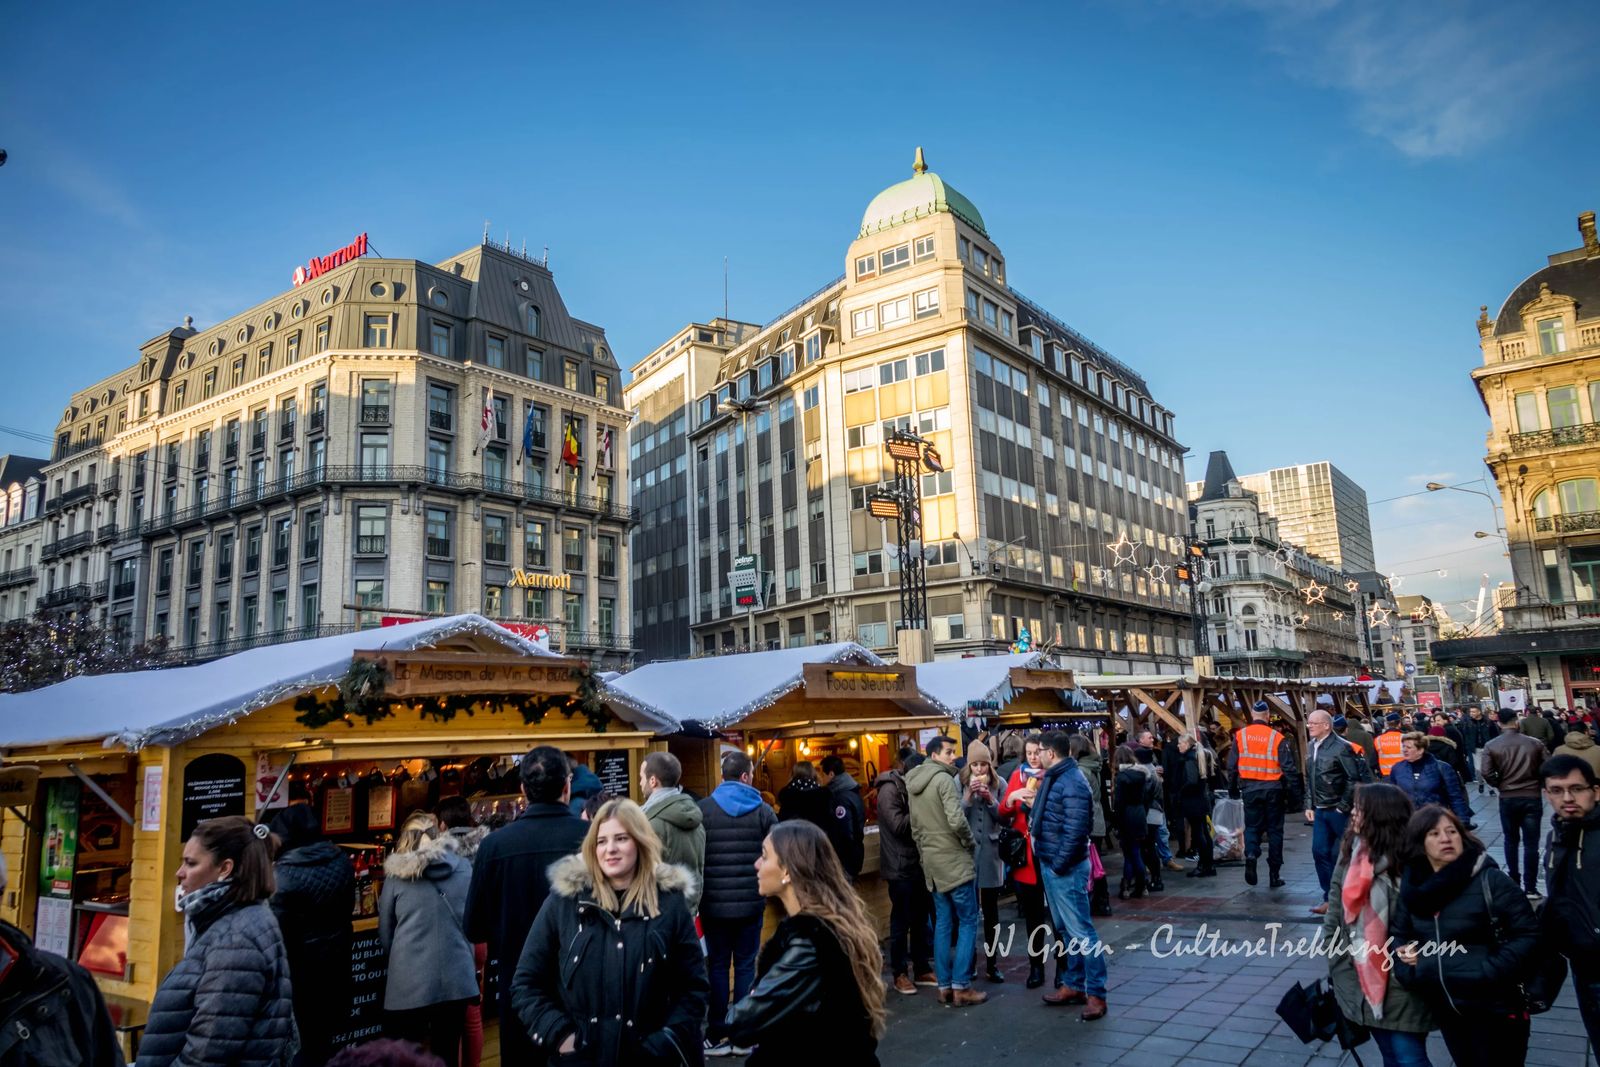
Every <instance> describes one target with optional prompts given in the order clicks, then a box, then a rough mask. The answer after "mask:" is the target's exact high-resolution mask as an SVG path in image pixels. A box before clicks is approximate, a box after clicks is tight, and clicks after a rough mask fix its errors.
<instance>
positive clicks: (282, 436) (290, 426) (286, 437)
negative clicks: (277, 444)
mask: <svg viewBox="0 0 1600 1067" xmlns="http://www.w3.org/2000/svg"><path fill="white" fill-rule="evenodd" d="M295 424H296V420H294V419H279V420H278V440H280V441H293V440H294V428H295Z"/></svg>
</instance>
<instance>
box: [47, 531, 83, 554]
mask: <svg viewBox="0 0 1600 1067" xmlns="http://www.w3.org/2000/svg"><path fill="white" fill-rule="evenodd" d="M93 543H94V531H93V530H84V531H83V532H82V533H75V534H71V535H69V536H67V537H62V538H59V539H57V540H55V541H51V542H50V543H49V544H47V545H45V546H44V547H43V548H42V549H40V550H39V558H40V559H55V558H56V557H57V556H64V555H66V554H67V553H68V552H76V551H77V550H78V549H80V548H84V547H86V546H88V545H91V544H93Z"/></svg>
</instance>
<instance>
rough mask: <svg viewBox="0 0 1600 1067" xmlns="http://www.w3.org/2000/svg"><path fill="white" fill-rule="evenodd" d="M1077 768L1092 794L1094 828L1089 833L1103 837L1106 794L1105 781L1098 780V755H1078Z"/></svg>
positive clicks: (1104, 834) (1104, 831)
mask: <svg viewBox="0 0 1600 1067" xmlns="http://www.w3.org/2000/svg"><path fill="white" fill-rule="evenodd" d="M1078 770H1080V771H1082V772H1083V777H1084V778H1085V779H1086V780H1087V781H1088V783H1089V790H1090V792H1092V793H1093V794H1094V829H1093V830H1091V831H1090V833H1091V834H1092V835H1093V836H1095V837H1105V836H1106V806H1105V795H1106V794H1105V783H1104V782H1102V781H1101V780H1100V756H1099V755H1098V754H1097V753H1093V752H1091V753H1089V755H1087V756H1079V757H1078Z"/></svg>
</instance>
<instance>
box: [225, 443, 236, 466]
mask: <svg viewBox="0 0 1600 1067" xmlns="http://www.w3.org/2000/svg"><path fill="white" fill-rule="evenodd" d="M238 458H239V442H238V441H229V442H228V443H227V444H225V445H223V446H222V461H223V462H224V463H232V462H233V461H234V460H236V459H238Z"/></svg>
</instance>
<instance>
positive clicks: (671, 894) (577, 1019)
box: [511, 800, 709, 1067]
mask: <svg viewBox="0 0 1600 1067" xmlns="http://www.w3.org/2000/svg"><path fill="white" fill-rule="evenodd" d="M660 855H661V842H660V841H659V840H658V839H657V837H656V835H655V833H654V832H653V831H652V830H651V829H650V822H649V820H648V819H647V818H646V817H645V814H644V811H643V810H642V809H641V808H640V807H639V805H637V804H635V803H634V802H633V801H631V800H611V801H607V802H606V804H605V805H604V806H603V807H601V809H600V810H599V811H598V812H596V813H595V816H594V818H593V819H592V820H591V821H590V823H589V833H588V836H587V837H585V838H584V841H583V848H582V849H581V851H579V853H578V854H577V855H576V856H568V857H567V858H566V859H563V860H560V861H558V862H557V863H555V864H553V865H552V866H551V867H550V896H549V897H548V898H546V900H545V902H544V907H543V908H541V909H540V910H539V917H538V918H537V919H535V920H534V923H533V930H532V931H531V932H530V933H529V934H528V941H527V944H526V945H525V946H524V947H523V950H522V958H521V960H520V961H519V962H518V963H517V973H516V977H515V978H514V979H513V981H512V985H511V1002H512V1005H513V1006H514V1007H515V1008H516V1011H517V1014H518V1016H520V1017H521V1019H522V1023H523V1025H524V1026H526V1027H527V1029H528V1034H529V1035H530V1036H531V1037H532V1038H533V1042H534V1044H535V1045H536V1046H537V1047H538V1048H540V1049H542V1050H543V1051H544V1052H545V1053H546V1055H548V1056H549V1057H550V1060H551V1062H559V1063H563V1064H567V1063H572V1064H591V1065H594V1067H601V1065H606V1064H641V1065H650V1064H663V1065H665V1064H674V1065H690V1067H700V1065H702V1064H703V1063H704V1062H705V1059H704V1047H703V1044H702V1031H701V1027H702V1023H703V1021H704V1019H705V1014H706V994H707V991H708V989H709V986H708V983H707V981H706V966H705V954H704V953H703V952H702V951H701V949H700V939H699V938H698V937H697V936H696V935H695V931H694V917H693V915H691V914H690V912H689V905H688V903H687V897H688V895H689V892H690V890H691V889H692V888H693V887H694V875H693V874H691V873H690V872H689V871H687V870H685V869H684V868H683V867H681V866H678V865H677V864H669V863H662V862H660Z"/></svg>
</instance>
